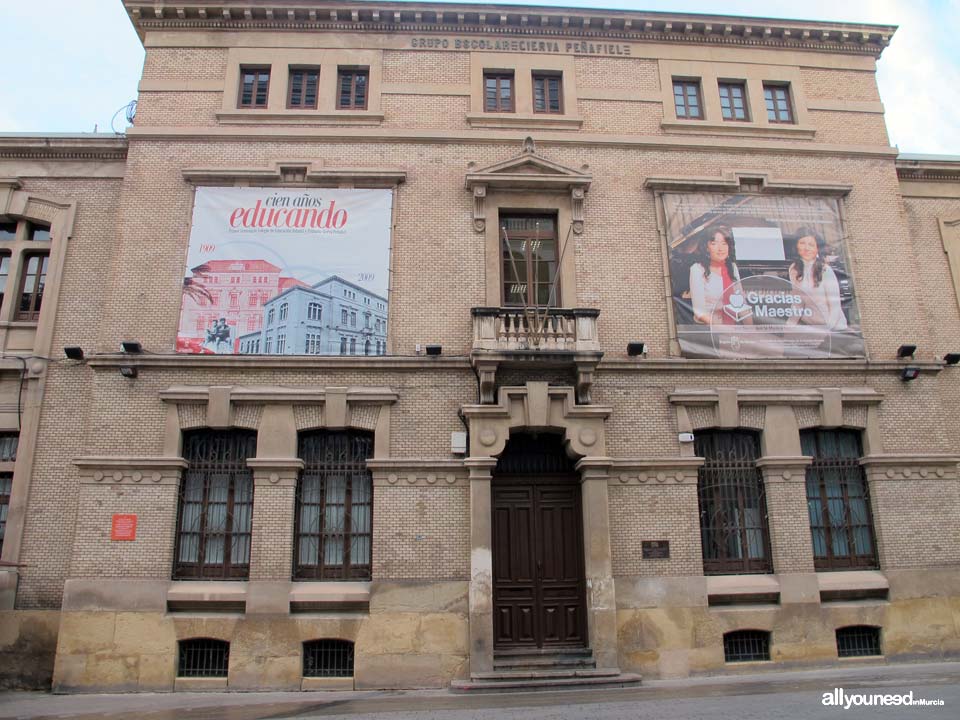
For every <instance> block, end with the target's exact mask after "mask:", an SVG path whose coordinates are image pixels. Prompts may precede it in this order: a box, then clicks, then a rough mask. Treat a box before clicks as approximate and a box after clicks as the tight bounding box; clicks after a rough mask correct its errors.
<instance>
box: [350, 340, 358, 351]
mask: <svg viewBox="0 0 960 720" xmlns="http://www.w3.org/2000/svg"><path fill="white" fill-rule="evenodd" d="M350 354H351V355H356V354H357V339H356V338H350Z"/></svg>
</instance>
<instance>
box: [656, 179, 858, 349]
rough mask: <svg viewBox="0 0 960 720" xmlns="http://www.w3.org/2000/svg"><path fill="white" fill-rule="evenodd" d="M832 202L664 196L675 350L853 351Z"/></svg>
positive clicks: (853, 324) (851, 301)
mask: <svg viewBox="0 0 960 720" xmlns="http://www.w3.org/2000/svg"><path fill="white" fill-rule="evenodd" d="M838 203H839V201H838V200H837V199H835V198H828V197H795V196H758V195H722V194H719V193H684V194H680V193H667V194H664V195H663V207H664V212H665V215H666V220H667V237H668V242H669V249H670V280H671V286H672V293H673V306H674V317H675V319H676V324H677V339H678V340H679V342H680V348H681V351H682V354H683V355H684V357H699V358H718V357H719V358H740V359H752V358H848V357H862V356H863V355H864V344H863V336H862V334H861V332H860V316H859V313H858V311H857V304H856V297H855V295H854V289H853V283H852V282H851V280H850V277H849V274H848V260H847V255H846V248H845V247H844V241H843V228H842V224H841V222H840V207H839V204H838Z"/></svg>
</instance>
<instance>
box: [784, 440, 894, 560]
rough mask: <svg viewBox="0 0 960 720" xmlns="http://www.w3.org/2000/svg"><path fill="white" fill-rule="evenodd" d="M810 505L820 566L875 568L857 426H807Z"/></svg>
mask: <svg viewBox="0 0 960 720" xmlns="http://www.w3.org/2000/svg"><path fill="white" fill-rule="evenodd" d="M800 446H801V448H802V450H803V454H804V455H812V456H813V464H811V465H810V466H809V467H808V468H807V509H808V511H809V514H810V535H811V539H812V541H813V562H814V568H815V569H816V570H845V569H850V568H858V569H864V568H876V567H877V566H878V565H877V555H876V552H875V548H876V543H875V542H874V535H873V519H872V516H871V515H872V514H871V512H870V497H869V493H868V490H867V482H866V478H865V477H864V473H863V468H862V467H861V466H860V456H861V455H862V450H861V445H860V434H859V433H858V432H856V431H853V430H804V431H802V432H801V433H800Z"/></svg>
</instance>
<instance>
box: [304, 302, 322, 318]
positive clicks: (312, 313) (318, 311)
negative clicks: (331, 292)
mask: <svg viewBox="0 0 960 720" xmlns="http://www.w3.org/2000/svg"><path fill="white" fill-rule="evenodd" d="M321 319H323V306H322V305H321V304H320V303H315V302H312V303H310V304H309V305H307V320H321Z"/></svg>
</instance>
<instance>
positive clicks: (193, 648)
mask: <svg viewBox="0 0 960 720" xmlns="http://www.w3.org/2000/svg"><path fill="white" fill-rule="evenodd" d="M179 646H180V648H179V655H180V657H179V662H178V663H177V677H226V676H227V669H228V668H229V666H230V643H228V642H224V641H223V640H213V639H212V638H192V639H190V640H181V641H180V643H179Z"/></svg>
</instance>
